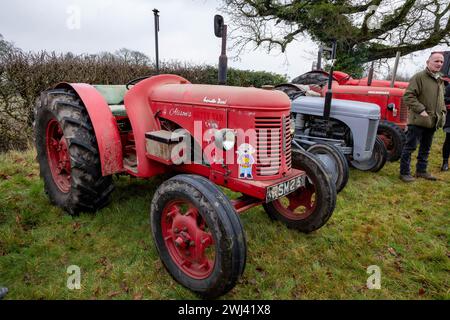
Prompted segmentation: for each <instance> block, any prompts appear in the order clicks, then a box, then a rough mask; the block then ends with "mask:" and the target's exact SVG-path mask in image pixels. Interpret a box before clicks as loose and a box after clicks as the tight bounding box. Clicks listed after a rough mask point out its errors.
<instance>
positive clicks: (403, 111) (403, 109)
mask: <svg viewBox="0 0 450 320" xmlns="http://www.w3.org/2000/svg"><path fill="white" fill-rule="evenodd" d="M407 120H408V106H406V105H405V104H404V103H403V99H401V100H400V121H401V122H406V121H407Z"/></svg>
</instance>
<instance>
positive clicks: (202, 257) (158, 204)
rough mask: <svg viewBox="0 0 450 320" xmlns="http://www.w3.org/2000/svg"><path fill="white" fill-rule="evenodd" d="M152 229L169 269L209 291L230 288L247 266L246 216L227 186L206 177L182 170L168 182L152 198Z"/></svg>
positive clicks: (183, 281)
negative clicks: (242, 218)
mask: <svg viewBox="0 0 450 320" xmlns="http://www.w3.org/2000/svg"><path fill="white" fill-rule="evenodd" d="M151 229H152V235H153V239H154V241H155V244H156V248H157V250H158V252H159V255H160V258H161V260H162V262H163V264H164V266H165V268H166V269H167V271H168V272H169V274H170V275H171V276H172V277H173V278H174V279H175V280H176V281H177V282H179V283H180V284H182V285H183V286H185V287H186V288H188V289H190V290H192V291H194V292H195V293H197V294H199V295H201V296H203V297H207V298H214V297H217V296H220V295H223V294H225V293H227V292H228V291H229V290H231V289H232V288H233V287H234V286H235V285H236V283H237V281H238V280H239V278H240V276H241V275H242V273H243V271H244V268H245V262H246V253H247V247H246V241H245V234H244V230H243V228H242V224H241V222H240V219H239V217H238V216H237V214H236V212H235V210H234V208H233V206H232V205H231V204H230V202H229V201H228V200H227V198H226V196H225V195H224V194H223V192H222V191H221V190H220V189H219V188H218V187H217V186H216V185H214V184H213V183H212V182H210V181H209V180H207V179H205V178H203V177H200V176H196V175H178V176H175V177H173V178H171V179H169V180H167V181H166V182H164V183H163V184H162V185H161V186H160V187H159V188H158V190H157V191H156V192H155V195H154V197H153V200H152V204H151Z"/></svg>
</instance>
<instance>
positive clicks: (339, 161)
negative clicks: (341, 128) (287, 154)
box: [308, 143, 349, 193]
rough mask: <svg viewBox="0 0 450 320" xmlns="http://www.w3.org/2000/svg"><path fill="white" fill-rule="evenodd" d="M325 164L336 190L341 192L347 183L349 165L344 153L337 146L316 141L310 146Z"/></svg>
mask: <svg viewBox="0 0 450 320" xmlns="http://www.w3.org/2000/svg"><path fill="white" fill-rule="evenodd" d="M308 152H310V153H312V154H313V155H315V156H316V157H318V158H319V160H320V161H321V162H322V163H323V164H324V166H325V169H326V170H327V172H328V173H329V175H330V176H331V179H332V181H333V182H334V183H335V184H336V192H337V193H339V192H341V190H342V189H344V187H345V186H346V185H347V182H348V178H349V167H348V162H347V159H346V158H345V156H344V154H343V153H342V152H341V151H340V150H339V149H338V148H337V147H335V146H333V145H331V144H325V143H316V144H314V145H312V146H311V147H309V148H308Z"/></svg>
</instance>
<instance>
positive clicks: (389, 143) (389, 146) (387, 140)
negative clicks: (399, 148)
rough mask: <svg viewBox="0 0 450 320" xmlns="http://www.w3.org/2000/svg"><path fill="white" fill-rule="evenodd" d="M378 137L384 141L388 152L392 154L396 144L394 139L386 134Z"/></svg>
mask: <svg viewBox="0 0 450 320" xmlns="http://www.w3.org/2000/svg"><path fill="white" fill-rule="evenodd" d="M378 137H379V138H380V139H381V140H382V141H383V143H384V145H385V146H386V150H387V151H388V152H392V151H393V150H394V143H393V141H392V137H391V136H389V135H387V134H386V133H383V134H380V135H378Z"/></svg>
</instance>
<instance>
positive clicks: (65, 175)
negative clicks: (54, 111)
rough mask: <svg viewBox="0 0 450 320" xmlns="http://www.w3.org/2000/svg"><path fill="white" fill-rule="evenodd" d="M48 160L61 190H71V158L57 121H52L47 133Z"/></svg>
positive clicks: (54, 178) (48, 125)
mask: <svg viewBox="0 0 450 320" xmlns="http://www.w3.org/2000/svg"><path fill="white" fill-rule="evenodd" d="M45 141H46V143H47V159H48V165H49V167H50V171H51V172H52V177H53V181H54V182H55V184H56V186H57V187H58V189H59V190H61V192H63V193H68V192H69V190H70V156H69V152H68V150H67V142H66V139H65V138H64V134H63V131H62V129H61V126H60V125H59V123H58V121H56V119H51V120H50V121H49V123H48V124H47V131H46V140H45Z"/></svg>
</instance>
